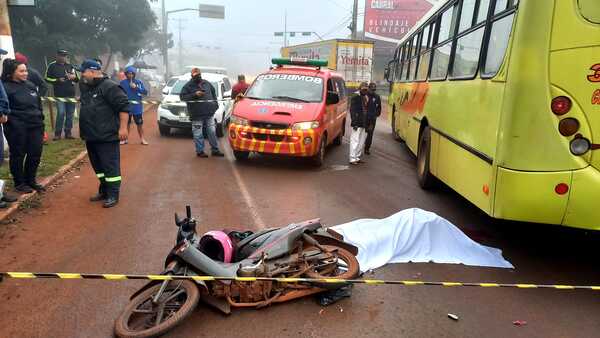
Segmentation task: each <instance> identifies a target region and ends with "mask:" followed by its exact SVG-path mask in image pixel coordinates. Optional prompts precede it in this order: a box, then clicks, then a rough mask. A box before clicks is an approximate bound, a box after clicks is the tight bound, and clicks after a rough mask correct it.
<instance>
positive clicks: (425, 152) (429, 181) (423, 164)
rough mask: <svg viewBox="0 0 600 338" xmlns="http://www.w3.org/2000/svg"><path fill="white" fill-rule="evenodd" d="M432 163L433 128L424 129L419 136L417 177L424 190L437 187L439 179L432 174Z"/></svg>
mask: <svg viewBox="0 0 600 338" xmlns="http://www.w3.org/2000/svg"><path fill="white" fill-rule="evenodd" d="M430 163H431V128H429V126H427V127H425V128H424V129H423V132H422V133H421V137H420V138H419V149H418V150H417V179H418V180H419V185H420V186H421V188H422V189H424V190H429V189H432V188H433V187H435V185H436V183H437V181H436V178H435V177H434V176H433V175H432V174H431V171H430V170H429V165H430Z"/></svg>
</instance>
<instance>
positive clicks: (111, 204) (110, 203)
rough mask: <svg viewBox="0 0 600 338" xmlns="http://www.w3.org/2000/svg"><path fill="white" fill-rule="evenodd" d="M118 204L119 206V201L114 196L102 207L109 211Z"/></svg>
mask: <svg viewBox="0 0 600 338" xmlns="http://www.w3.org/2000/svg"><path fill="white" fill-rule="evenodd" d="M117 204H119V199H118V198H116V197H114V196H109V197H107V198H106V200H105V201H104V205H102V207H103V208H105V209H108V208H112V207H114V206H116V205H117Z"/></svg>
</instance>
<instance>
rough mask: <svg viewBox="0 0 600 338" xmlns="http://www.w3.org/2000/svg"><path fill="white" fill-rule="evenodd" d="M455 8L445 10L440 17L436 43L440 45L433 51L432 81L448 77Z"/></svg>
mask: <svg viewBox="0 0 600 338" xmlns="http://www.w3.org/2000/svg"><path fill="white" fill-rule="evenodd" d="M456 8H457V6H456V5H454V6H452V7H450V8H448V9H446V11H444V13H442V15H441V16H440V23H439V32H438V35H437V36H438V38H437V43H441V44H439V45H438V46H437V47H436V48H435V49H434V50H433V59H432V61H431V74H430V78H431V79H432V80H445V79H446V77H447V75H448V66H449V64H450V54H451V53H452V42H453V40H452V39H450V38H452V37H453V34H454V31H455V29H454V28H455V27H456V26H455V25H456V17H457V15H456V14H457V13H456V12H457V10H456ZM446 40H448V41H446Z"/></svg>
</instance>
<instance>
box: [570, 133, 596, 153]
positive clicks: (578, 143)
mask: <svg viewBox="0 0 600 338" xmlns="http://www.w3.org/2000/svg"><path fill="white" fill-rule="evenodd" d="M570 148H571V153H573V155H577V156H581V155H584V154H585V153H587V152H588V151H590V149H591V148H592V142H590V140H588V139H586V138H583V137H578V138H575V139H574V140H573V141H571V146H570Z"/></svg>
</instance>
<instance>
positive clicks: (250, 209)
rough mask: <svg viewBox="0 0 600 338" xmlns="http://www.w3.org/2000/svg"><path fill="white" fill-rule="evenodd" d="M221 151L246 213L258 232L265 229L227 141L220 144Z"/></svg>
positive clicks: (264, 224)
mask: <svg viewBox="0 0 600 338" xmlns="http://www.w3.org/2000/svg"><path fill="white" fill-rule="evenodd" d="M221 149H223V152H224V153H225V155H226V157H227V159H228V160H229V164H230V165H231V171H232V172H233V177H234V178H235V181H236V183H237V185H238V187H239V188H240V192H241V193H242V197H243V198H244V202H245V203H246V206H247V207H248V212H249V213H250V216H252V220H253V221H254V224H255V225H256V226H257V227H258V229H260V230H262V229H266V228H267V225H266V223H265V222H264V221H263V219H262V217H261V216H260V214H259V213H258V207H257V206H256V204H255V203H254V199H253V198H252V195H250V191H249V190H248V187H247V186H246V183H245V182H244V180H243V179H242V176H241V175H240V171H239V170H238V167H237V166H236V164H235V157H234V156H233V151H232V150H231V147H230V146H229V142H227V139H225V141H224V142H221Z"/></svg>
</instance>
